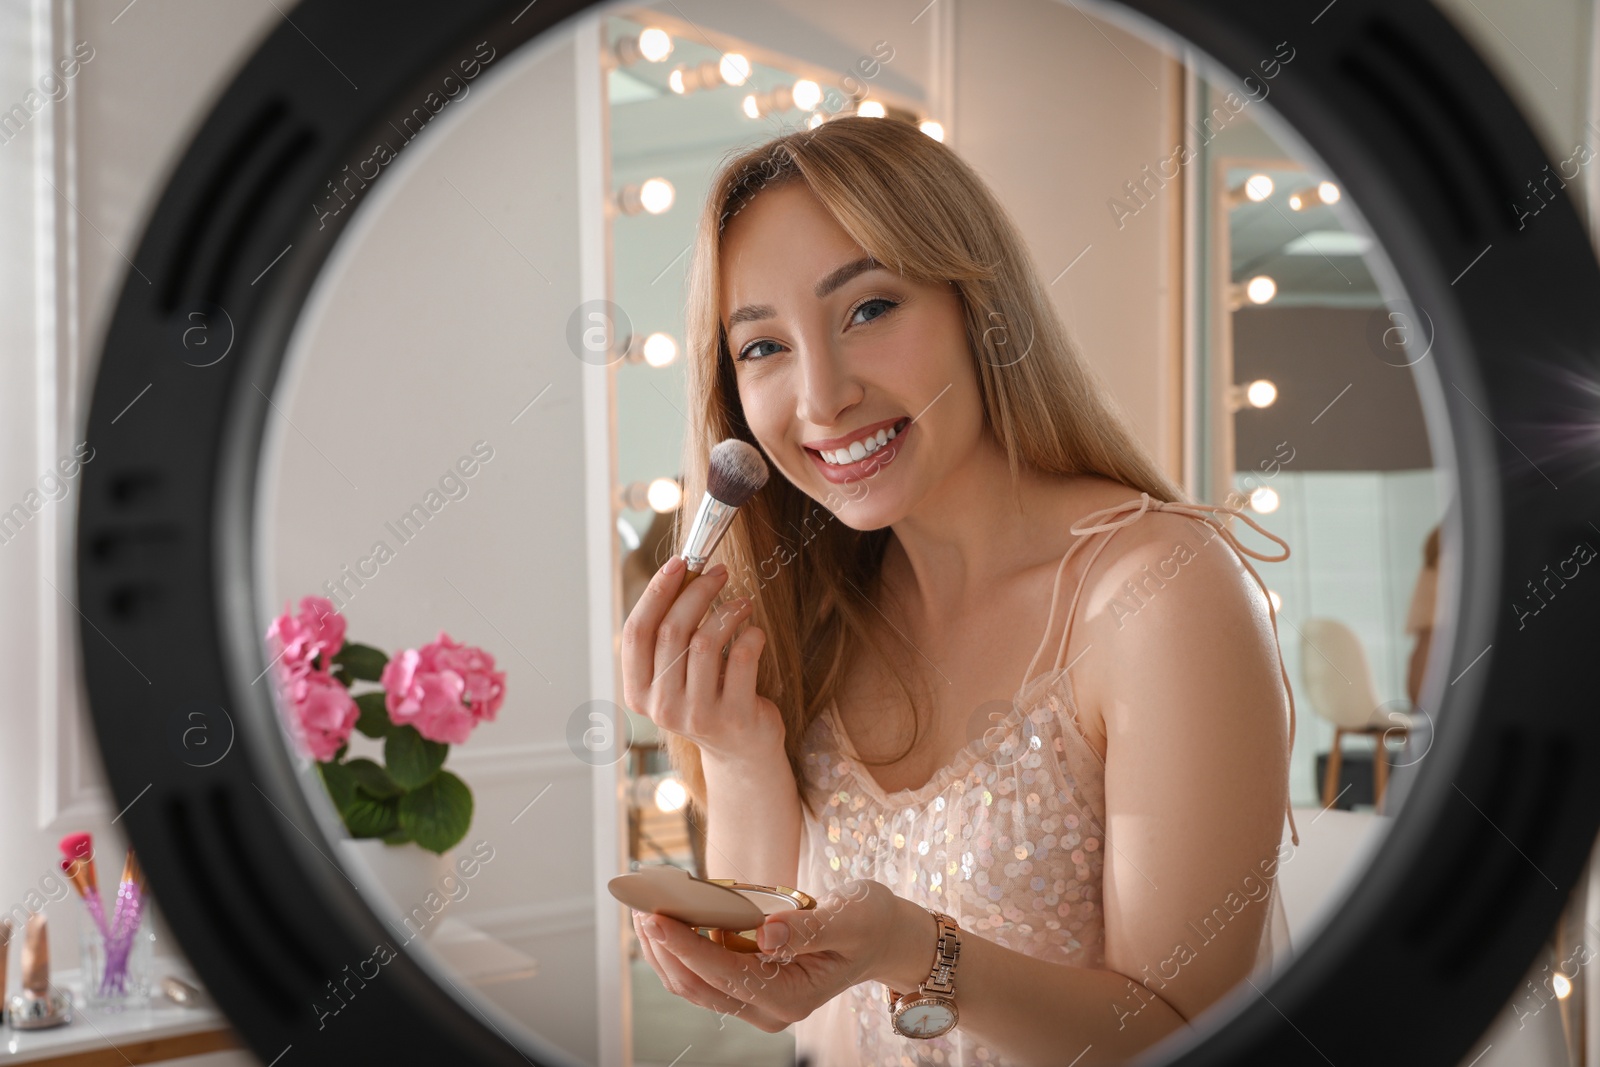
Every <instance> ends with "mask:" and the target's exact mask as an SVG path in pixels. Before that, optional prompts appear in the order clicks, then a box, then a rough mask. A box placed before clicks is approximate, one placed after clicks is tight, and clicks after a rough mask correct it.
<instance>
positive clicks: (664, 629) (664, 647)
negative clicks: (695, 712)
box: [651, 563, 728, 709]
mask: <svg viewBox="0 0 1600 1067" xmlns="http://www.w3.org/2000/svg"><path fill="white" fill-rule="evenodd" d="M717 566H722V563H718V565H717ZM712 569H717V568H712ZM726 581H728V571H726V569H723V571H722V573H720V574H710V573H707V574H702V576H701V577H698V579H694V581H693V582H690V587H688V589H685V590H683V592H682V593H678V598H677V600H675V601H672V606H670V608H669V609H667V614H666V617H664V619H661V625H658V627H656V657H654V681H653V683H651V685H653V686H654V699H656V705H658V707H662V705H666V707H674V709H675V707H682V702H683V680H685V673H686V670H688V665H686V664H685V662H683V661H685V659H686V657H688V651H690V638H693V637H694V630H696V629H699V622H701V619H702V617H706V609H707V608H710V601H712V598H714V597H715V595H717V593H718V592H720V590H722V587H723V585H725V584H726Z"/></svg>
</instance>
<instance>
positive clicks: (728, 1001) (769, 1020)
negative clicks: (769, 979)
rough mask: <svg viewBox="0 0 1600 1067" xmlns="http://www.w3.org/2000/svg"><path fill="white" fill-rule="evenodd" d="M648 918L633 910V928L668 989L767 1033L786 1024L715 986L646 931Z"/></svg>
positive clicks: (657, 973)
mask: <svg viewBox="0 0 1600 1067" xmlns="http://www.w3.org/2000/svg"><path fill="white" fill-rule="evenodd" d="M645 918H646V916H644V915H643V914H641V913H640V912H638V911H635V912H634V913H633V932H634V934H635V936H637V937H638V938H639V944H640V946H641V947H642V949H643V952H644V954H645V959H647V960H648V961H649V962H650V966H651V968H652V969H653V970H654V971H655V972H656V975H657V977H659V978H660V979H661V984H662V985H663V986H665V987H666V989H667V991H668V992H670V993H672V994H674V995H676V996H679V997H682V998H683V999H684V1000H687V1001H689V1002H690V1003H691V1004H696V1005H699V1006H700V1007H702V1008H706V1009H708V1010H710V1011H716V1012H722V1013H724V1014H727V1015H733V1016H737V1017H738V1018H741V1019H743V1020H744V1021H745V1022H747V1023H749V1024H750V1025H752V1026H754V1027H756V1028H757V1029H759V1030H764V1031H766V1032H767V1033H777V1032H778V1031H779V1030H782V1029H783V1028H784V1026H786V1025H787V1024H786V1023H784V1022H783V1021H781V1020H780V1019H778V1018H776V1017H775V1016H772V1015H769V1014H768V1013H767V1012H764V1011H762V1010H761V1009H760V1008H758V1007H756V1006H755V1005H754V1004H751V1003H749V1002H748V1001H744V1000H740V999H739V998H738V997H735V996H733V995H731V994H729V993H726V992H723V991H722V990H719V989H715V988H713V987H712V986H711V984H710V983H709V982H707V981H706V980H705V979H704V978H701V977H700V976H699V975H698V974H696V973H694V971H692V970H690V969H689V968H688V967H686V966H685V965H684V963H683V961H682V960H680V959H678V957H677V956H675V955H673V953H672V951H671V950H670V949H667V948H664V947H662V945H661V944H660V943H659V942H657V941H654V940H652V939H651V938H650V937H649V936H648V935H647V934H646V933H645V931H644V919H645ZM696 936H698V935H696Z"/></svg>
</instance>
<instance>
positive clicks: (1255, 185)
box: [1244, 174, 1272, 204]
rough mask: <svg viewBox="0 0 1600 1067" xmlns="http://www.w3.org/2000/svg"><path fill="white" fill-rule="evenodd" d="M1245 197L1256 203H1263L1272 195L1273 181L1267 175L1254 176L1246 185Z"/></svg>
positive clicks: (1251, 176)
mask: <svg viewBox="0 0 1600 1067" xmlns="http://www.w3.org/2000/svg"><path fill="white" fill-rule="evenodd" d="M1244 195H1245V196H1248V197H1249V198H1250V199H1251V200H1254V201H1255V202H1256V203H1258V204H1259V203H1261V201H1263V200H1265V199H1266V198H1267V197H1269V196H1271V195H1272V179H1271V178H1270V177H1268V176H1267V175H1265V174H1252V175H1250V179H1249V180H1248V181H1246V182H1245V183H1244Z"/></svg>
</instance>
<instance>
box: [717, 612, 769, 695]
mask: <svg viewBox="0 0 1600 1067" xmlns="http://www.w3.org/2000/svg"><path fill="white" fill-rule="evenodd" d="M766 644H767V635H766V633H765V632H764V631H762V630H761V629H760V628H758V627H755V626H752V627H750V628H749V629H747V630H745V632H744V633H742V634H740V635H739V636H738V638H737V639H735V641H734V642H733V644H732V645H730V646H729V648H728V669H727V672H726V673H725V674H724V675H723V677H722V693H721V694H720V695H721V696H722V697H725V698H728V699H730V700H737V701H745V700H752V699H753V698H754V697H755V692H756V670H757V668H758V667H759V666H760V665H761V650H762V649H763V648H765V647H766Z"/></svg>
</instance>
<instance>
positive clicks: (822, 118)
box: [806, 111, 828, 130]
mask: <svg viewBox="0 0 1600 1067" xmlns="http://www.w3.org/2000/svg"><path fill="white" fill-rule="evenodd" d="M827 121H828V117H827V116H826V115H824V114H823V113H822V112H820V111H818V112H816V113H815V114H813V115H812V116H811V118H810V119H808V120H807V121H806V129H808V130H814V129H816V128H817V127H818V126H821V125H822V124H823V123H824V122H827Z"/></svg>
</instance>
